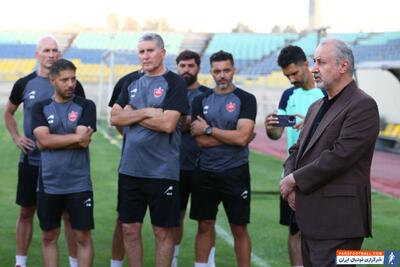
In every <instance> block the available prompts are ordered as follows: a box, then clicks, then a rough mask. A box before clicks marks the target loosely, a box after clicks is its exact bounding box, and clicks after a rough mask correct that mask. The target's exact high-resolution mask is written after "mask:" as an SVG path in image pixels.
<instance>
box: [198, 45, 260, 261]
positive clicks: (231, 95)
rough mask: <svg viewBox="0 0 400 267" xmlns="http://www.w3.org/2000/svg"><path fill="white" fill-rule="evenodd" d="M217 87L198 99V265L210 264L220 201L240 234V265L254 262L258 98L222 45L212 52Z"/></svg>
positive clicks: (237, 247)
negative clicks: (237, 80)
mask: <svg viewBox="0 0 400 267" xmlns="http://www.w3.org/2000/svg"><path fill="white" fill-rule="evenodd" d="M210 64H211V75H212V77H213V79H214V81H215V84H216V86H215V89H214V90H210V91H208V92H207V93H205V94H203V95H201V96H198V97H196V98H195V100H194V101H193V105H192V120H193V122H192V126H191V132H192V135H193V136H194V137H195V138H196V141H197V144H198V145H199V146H200V147H201V153H200V157H199V164H198V167H197V168H196V170H195V173H194V175H193V187H192V188H193V192H192V202H191V203H192V205H191V209H190V217H191V218H192V219H195V220H198V222H199V227H198V232H197V236H196V263H195V267H206V266H208V264H207V262H208V255H209V252H210V250H211V247H212V245H213V237H214V226H215V219H216V215H217V212H218V205H219V204H220V202H222V203H223V205H224V209H225V212H226V214H227V217H228V221H229V223H230V227H231V231H232V234H233V238H234V244H235V253H236V261H237V265H238V266H239V267H248V266H250V262H251V258H250V255H251V241H250V237H249V234H248V231H247V224H248V223H249V222H250V173H249V165H248V161H249V149H248V143H249V142H250V141H251V140H252V139H253V137H254V134H253V130H254V124H255V119H256V114H257V102H256V98H255V97H254V96H253V95H252V94H250V93H247V92H245V91H244V90H242V89H240V88H237V87H236V86H235V85H234V84H233V83H232V80H233V76H234V74H235V68H234V61H233V57H232V55H231V54H230V53H227V52H224V51H219V52H217V53H214V54H213V55H211V57H210Z"/></svg>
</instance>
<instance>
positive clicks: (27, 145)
mask: <svg viewBox="0 0 400 267" xmlns="http://www.w3.org/2000/svg"><path fill="white" fill-rule="evenodd" d="M35 57H36V59H37V61H38V69H37V70H35V71H34V72H32V73H31V74H29V75H27V76H25V77H22V78H20V79H18V80H17V81H16V82H15V84H14V86H13V88H12V90H11V94H10V98H9V101H8V103H7V105H6V108H5V111H4V122H5V125H6V127H7V129H8V131H9V132H10V135H11V137H12V139H13V141H14V143H15V144H16V146H17V147H18V148H19V149H20V150H21V156H20V159H19V165H18V185H17V197H16V201H15V202H16V203H17V204H18V205H19V206H20V212H19V216H18V220H17V224H16V257H15V258H16V260H15V262H16V263H15V264H16V266H19V267H25V265H26V262H27V257H28V256H27V255H28V249H29V245H30V243H31V240H32V233H33V218H34V215H35V211H36V187H37V178H38V172H39V160H40V151H39V149H38V148H37V147H36V144H35V137H34V136H33V134H32V128H31V127H32V120H31V118H32V108H33V106H34V104H35V103H37V102H39V101H42V100H45V99H47V98H50V97H51V96H53V95H54V88H53V86H52V85H51V83H50V80H49V73H50V68H51V66H52V64H53V63H54V61H56V60H58V59H59V58H60V57H61V52H60V50H59V47H58V42H57V40H56V39H55V38H54V37H52V36H44V37H42V38H40V40H39V41H38V44H37V47H36V51H35ZM75 94H76V95H79V96H82V97H85V93H84V91H83V87H82V85H81V83H80V82H79V81H77V82H76V88H75ZM21 103H23V104H24V105H23V106H24V110H23V114H24V115H23V117H24V122H23V126H24V127H23V128H24V134H23V135H20V133H19V131H18V127H17V121H16V118H15V112H16V111H17V110H18V107H19V105H20V104H21ZM63 219H64V225H65V236H66V240H67V242H68V248H69V251H70V257H69V261H70V266H71V267H76V266H78V265H77V259H76V245H75V240H74V237H73V233H72V230H71V225H70V223H69V220H68V214H67V213H64V215H63Z"/></svg>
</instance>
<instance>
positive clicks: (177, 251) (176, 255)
mask: <svg viewBox="0 0 400 267" xmlns="http://www.w3.org/2000/svg"><path fill="white" fill-rule="evenodd" d="M180 247H181V246H180V245H175V247H174V257H178V256H179V249H180Z"/></svg>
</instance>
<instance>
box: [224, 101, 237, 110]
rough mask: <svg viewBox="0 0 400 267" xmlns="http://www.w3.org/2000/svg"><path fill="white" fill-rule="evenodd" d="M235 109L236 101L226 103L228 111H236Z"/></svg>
mask: <svg viewBox="0 0 400 267" xmlns="http://www.w3.org/2000/svg"><path fill="white" fill-rule="evenodd" d="M235 109H236V104H235V103H232V102H229V103H228V104H227V105H226V111H228V112H233V111H235Z"/></svg>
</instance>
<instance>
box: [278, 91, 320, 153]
mask: <svg viewBox="0 0 400 267" xmlns="http://www.w3.org/2000/svg"><path fill="white" fill-rule="evenodd" d="M324 96H325V92H324V91H322V90H321V89H319V88H312V89H309V90H305V89H303V88H295V87H292V88H289V89H286V90H285V91H284V92H283V94H282V97H281V100H280V102H279V108H278V115H294V114H299V115H302V116H306V114H307V111H308V108H309V107H310V106H311V104H312V103H314V102H315V101H317V100H318V99H320V98H322V97H324ZM300 121H301V119H300V118H298V117H296V123H299V122H300ZM299 134H300V131H299V130H297V129H293V128H292V127H286V136H287V147H288V149H289V148H290V147H291V146H293V145H294V144H295V143H296V142H297V139H298V138H299Z"/></svg>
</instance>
